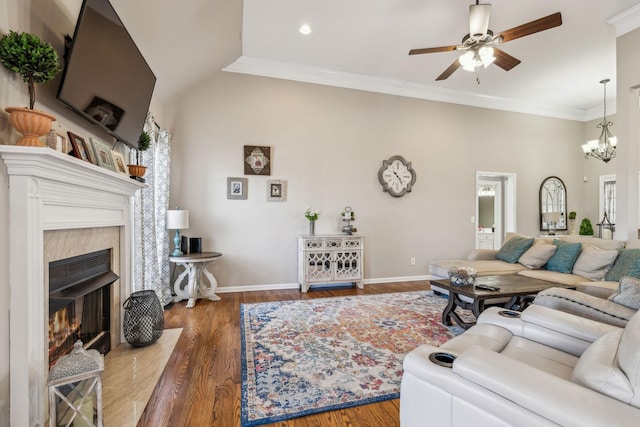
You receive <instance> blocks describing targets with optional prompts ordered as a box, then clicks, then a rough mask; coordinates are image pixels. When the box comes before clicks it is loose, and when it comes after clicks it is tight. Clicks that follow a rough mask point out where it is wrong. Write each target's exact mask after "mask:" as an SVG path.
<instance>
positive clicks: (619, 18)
mask: <svg viewBox="0 0 640 427" xmlns="http://www.w3.org/2000/svg"><path fill="white" fill-rule="evenodd" d="M607 24H610V25H613V26H614V27H615V29H616V37H620V36H622V35H624V34H627V33H628V32H631V31H633V30H635V29H636V28H639V27H640V4H636V5H634V6H631V7H630V8H628V9H625V10H623V11H622V12H620V13H618V14H616V15H613V16H612V17H611V18H609V19H607Z"/></svg>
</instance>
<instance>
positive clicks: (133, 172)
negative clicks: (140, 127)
mask: <svg viewBox="0 0 640 427" xmlns="http://www.w3.org/2000/svg"><path fill="white" fill-rule="evenodd" d="M150 146H151V136H150V135H149V134H148V133H147V132H145V131H142V133H141V134H140V138H138V148H137V149H136V164H135V165H129V175H130V176H135V177H142V176H144V174H145V173H146V172H147V167H146V166H143V165H141V164H140V157H141V155H142V152H143V151H146V150H148V149H149V147H150Z"/></svg>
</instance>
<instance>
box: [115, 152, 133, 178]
mask: <svg viewBox="0 0 640 427" xmlns="http://www.w3.org/2000/svg"><path fill="white" fill-rule="evenodd" d="M111 157H112V158H113V164H114V166H115V167H116V172H118V173H121V174H124V175H129V172H127V165H125V163H124V156H123V155H122V153H120V152H119V151H116V150H111Z"/></svg>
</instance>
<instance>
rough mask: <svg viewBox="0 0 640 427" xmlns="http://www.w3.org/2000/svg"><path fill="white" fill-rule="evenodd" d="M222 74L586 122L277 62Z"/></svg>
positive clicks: (245, 64)
mask: <svg viewBox="0 0 640 427" xmlns="http://www.w3.org/2000/svg"><path fill="white" fill-rule="evenodd" d="M222 70H223V71H227V72H232V73H241V74H251V75H256V76H263V77H273V78H277V79H285V80H293V81H299V82H306V83H315V84H321V85H326V86H335V87H342V88H348V89H356V90H364V91H369V92H377V93H385V94H388V95H398V96H405V97H408V98H418V99H427V100H430V101H439V102H448V103H452V104H461V105H470V106H473V107H481V108H491V109H494V110H502V111H512V112H517V113H525V114H535V115H538V116H544V117H554V118H559V119H566V120H577V121H582V122H585V121H588V120H590V119H589V118H587V117H588V116H587V110H584V109H578V108H562V107H553V106H549V105H548V104H534V103H530V102H523V101H520V100H515V99H510V98H501V97H497V96H488V95H480V94H477V93H473V92H463V91H459V90H453V89H446V88H440V87H437V86H431V85H425V84H418V83H412V82H408V81H405V80H397V79H388V78H382V77H373V76H367V75H364V74H356V73H347V72H343V71H335V70H326V69H322V68H317V67H310V66H304V65H299V64H292V63H286V62H280V61H272V60H267V59H260V58H254V57H250V56H241V57H240V58H238V59H237V60H236V61H235V62H233V63H232V64H230V65H228V66H226V67H225V68H223V69H222Z"/></svg>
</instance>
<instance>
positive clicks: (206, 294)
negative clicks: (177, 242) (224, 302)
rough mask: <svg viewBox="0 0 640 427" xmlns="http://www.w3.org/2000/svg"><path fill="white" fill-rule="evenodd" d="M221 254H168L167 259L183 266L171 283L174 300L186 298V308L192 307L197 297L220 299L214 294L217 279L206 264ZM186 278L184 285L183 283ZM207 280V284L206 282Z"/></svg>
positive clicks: (212, 299)
mask: <svg viewBox="0 0 640 427" xmlns="http://www.w3.org/2000/svg"><path fill="white" fill-rule="evenodd" d="M221 256H222V254H221V253H220V252H202V253H194V254H185V255H181V256H170V257H169V261H171V262H173V263H175V264H176V265H181V266H182V267H184V271H183V272H182V273H180V275H179V276H178V278H177V279H176V281H175V282H174V284H173V291H174V292H175V294H176V296H175V297H174V298H173V301H174V302H178V301H182V300H185V299H188V300H189V301H187V308H192V307H193V306H194V305H195V304H196V300H197V299H198V298H208V299H209V300H211V301H220V297H219V296H218V295H216V294H215V292H216V288H217V287H218V281H217V280H216V278H215V277H213V274H211V273H210V272H209V271H208V270H207V265H208V264H209V263H211V262H214V261H216V260H217V259H218V258H220V257H221ZM185 279H187V283H186V285H183V282H184V280H185ZM206 282H208V286H207V283H206Z"/></svg>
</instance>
